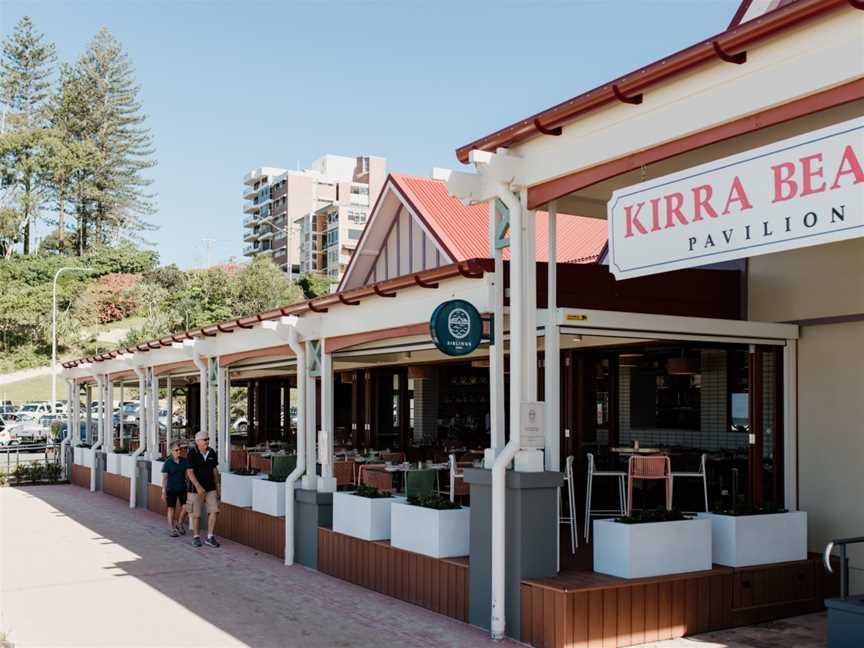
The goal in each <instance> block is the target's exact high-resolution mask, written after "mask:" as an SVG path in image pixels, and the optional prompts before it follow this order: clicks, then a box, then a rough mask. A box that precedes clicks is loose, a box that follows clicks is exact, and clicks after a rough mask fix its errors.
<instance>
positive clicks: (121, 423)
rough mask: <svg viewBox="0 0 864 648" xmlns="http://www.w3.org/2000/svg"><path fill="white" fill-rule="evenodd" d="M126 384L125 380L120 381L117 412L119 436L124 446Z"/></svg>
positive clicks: (121, 444)
mask: <svg viewBox="0 0 864 648" xmlns="http://www.w3.org/2000/svg"><path fill="white" fill-rule="evenodd" d="M125 386H126V384H125V382H123V381H122V380H121V381H120V409H119V411H118V413H117V427H118V428H119V429H118V436H119V437H120V446H121V447H122V446H123V441H124V439H123V388H124V387H125Z"/></svg>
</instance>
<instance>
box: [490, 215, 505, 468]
mask: <svg viewBox="0 0 864 648" xmlns="http://www.w3.org/2000/svg"><path fill="white" fill-rule="evenodd" d="M496 202H497V201H496V200H494V199H493V200H490V201H489V255H490V256H491V257H492V259H493V260H494V261H495V273H494V275H493V279H492V286H491V290H490V292H491V295H490V300H489V301H490V303H491V304H492V316H493V330H492V338H493V340H494V344H492V345H491V346H490V347H489V447H490V449H491V451H492V452H491V453H489V455H491V456H487V457H486V461H485V464H486V467H487V468H491V467H492V462H493V461H494V460H495V456H496V455H497V454H498V453H499V452H500V451H501V449H502V448H503V447H504V443H505V435H504V430H505V427H506V426H505V422H504V253H503V250H501V249H499V248H498V246H497V245H496V241H497V239H498V231H499V228H500V225H501V221H502V218H501V213H500V211H499V210H498V209H496Z"/></svg>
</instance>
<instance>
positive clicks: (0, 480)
mask: <svg viewBox="0 0 864 648" xmlns="http://www.w3.org/2000/svg"><path fill="white" fill-rule="evenodd" d="M8 482H9V475H7V474H6V473H5V472H3V471H2V470H0V486H5V485H6V484H7V483H8Z"/></svg>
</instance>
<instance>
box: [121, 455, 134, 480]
mask: <svg viewBox="0 0 864 648" xmlns="http://www.w3.org/2000/svg"><path fill="white" fill-rule="evenodd" d="M137 461H138V460H137V459H136V458H133V457H132V455H131V454H128V455H120V474H121V475H123V476H124V477H128V478H129V479H132V473H133V472H134V471H135V464H136V463H137Z"/></svg>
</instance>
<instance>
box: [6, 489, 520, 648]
mask: <svg viewBox="0 0 864 648" xmlns="http://www.w3.org/2000/svg"><path fill="white" fill-rule="evenodd" d="M217 535H218V527H217ZM2 632H5V633H6V635H7V639H9V640H10V641H12V642H13V643H14V644H15V646H16V648H28V647H31V646H32V647H37V646H38V647H39V648H47V647H50V646H94V647H96V646H112V647H114V646H116V647H121V646H122V647H126V646H172V647H173V646H178V647H179V646H182V647H184V648H188V647H193V646H208V647H217V646H256V647H258V646H260V647H270V646H298V647H299V646H303V647H304V648H305V647H310V648H311V647H315V646H328V647H329V646H333V647H339V646H352V647H353V646H358V647H362V646H370V647H371V646H375V647H380V646H434V647H435V648H446V647H448V646H484V645H496V646H501V647H505V646H518V645H520V644H517V643H515V642H509V641H508V642H500V643H493V642H492V641H491V640H489V638H488V635H487V633H486V632H485V631H483V630H480V629H478V628H475V627H472V626H469V625H467V624H464V623H460V622H458V621H455V620H452V619H449V618H447V617H443V616H441V615H438V614H435V613H433V612H429V611H427V610H423V609H421V608H418V607H416V606H413V605H410V604H407V603H403V602H401V601H397V600H395V599H392V598H390V597H386V596H382V595H380V594H377V593H375V592H371V591H369V590H366V589H363V588H359V587H357V586H354V585H352V584H350V583H346V582H344V581H340V580H337V579H334V578H331V577H329V576H325V575H323V574H319V573H318V572H315V571H313V570H309V569H306V568H304V567H300V566H294V567H285V566H284V565H283V564H282V561H281V560H279V559H277V558H274V557H272V556H269V555H267V554H261V553H258V552H256V551H254V550H252V549H250V548H248V547H245V546H243V545H239V544H237V543H233V542H230V541H227V540H226V541H223V542H222V547H221V548H219V549H211V548H208V547H203V548H201V549H196V548H194V547H192V546H191V539H190V537H189V536H188V535H187V536H185V537H181V538H176V539H175V538H170V537H169V536H168V534H167V531H166V530H165V526H164V520H163V518H162V517H161V516H157V515H156V514H154V513H151V512H149V511H145V510H141V509H136V510H131V509H129V507H128V505H127V504H126V503H125V502H123V501H121V500H119V499H117V498H114V497H110V496H108V495H104V494H101V493H90V492H89V491H87V490H84V489H82V488H78V487H76V486H41V487H40V486H36V487H29V488H0V633H2ZM0 636H2V634H0Z"/></svg>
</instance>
